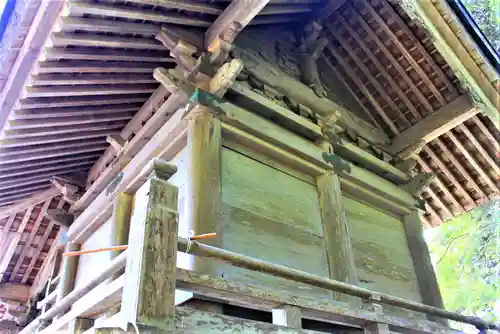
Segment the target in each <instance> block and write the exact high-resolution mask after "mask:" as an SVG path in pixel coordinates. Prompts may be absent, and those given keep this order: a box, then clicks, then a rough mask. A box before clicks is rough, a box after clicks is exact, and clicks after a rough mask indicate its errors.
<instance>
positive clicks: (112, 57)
mask: <svg viewBox="0 0 500 334" xmlns="http://www.w3.org/2000/svg"><path fill="white" fill-rule="evenodd" d="M107 22H116V21H107ZM40 57H41V59H40V60H41V61H55V60H59V59H67V60H104V61H132V62H133V61H142V62H153V63H158V64H160V63H162V64H163V66H165V65H167V64H168V63H173V62H174V59H173V58H172V57H170V56H169V55H168V54H165V53H163V52H160V51H149V52H146V53H144V52H141V51H134V50H130V51H129V50H127V51H122V50H113V49H102V50H101V49H95V48H90V47H87V48H85V47H79V48H71V49H69V48H63V47H57V48H55V47H54V48H52V47H51V48H45V49H44V50H43V54H42V55H41V56H40Z"/></svg>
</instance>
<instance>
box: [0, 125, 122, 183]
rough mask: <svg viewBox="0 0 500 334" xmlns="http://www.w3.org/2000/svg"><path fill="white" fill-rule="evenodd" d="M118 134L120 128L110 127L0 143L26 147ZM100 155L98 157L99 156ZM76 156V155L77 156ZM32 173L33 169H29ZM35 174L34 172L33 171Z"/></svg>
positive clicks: (0, 143)
mask: <svg viewBox="0 0 500 334" xmlns="http://www.w3.org/2000/svg"><path fill="white" fill-rule="evenodd" d="M110 133H111V136H112V135H117V134H118V130H115V129H110V130H97V131H84V132H76V133H73V134H71V133H69V134H68V135H66V136H64V135H49V136H43V135H42V136H40V137H30V138H19V139H3V140H0V145H2V147H5V148H12V147H26V146H32V145H40V144H48V143H59V142H65V141H73V140H80V139H91V140H93V139H95V138H106V136H108V135H110ZM98 157H99V155H98V156H97V157H96V158H98ZM75 158H76V157H75ZM58 166H59V167H61V166H62V167H65V165H58ZM29 172H30V173H29V174H31V170H30V171H29ZM33 174H34V173H33ZM9 175H10V173H9Z"/></svg>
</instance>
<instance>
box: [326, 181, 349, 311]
mask: <svg viewBox="0 0 500 334" xmlns="http://www.w3.org/2000/svg"><path fill="white" fill-rule="evenodd" d="M317 183H318V193H319V204H320V209H321V216H322V218H323V231H324V235H325V244H326V251H327V256H328V267H329V269H330V277H331V278H332V279H335V280H337V281H341V282H346V283H349V284H357V279H356V267H355V265H354V255H353V252H352V246H351V239H350V236H349V229H348V226H347V216H346V213H345V209H344V205H343V204H342V193H341V190H340V180H339V176H338V175H337V174H336V173H335V172H333V171H329V172H327V173H326V174H324V175H321V176H319V177H318V178H317ZM333 295H334V297H335V299H338V300H342V301H346V302H351V301H353V297H350V296H348V295H345V294H341V293H337V292H334V293H333Z"/></svg>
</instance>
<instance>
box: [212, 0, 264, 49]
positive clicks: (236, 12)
mask: <svg viewBox="0 0 500 334" xmlns="http://www.w3.org/2000/svg"><path fill="white" fill-rule="evenodd" d="M268 3H269V0H242V1H237V2H236V1H233V2H231V3H230V4H229V6H227V8H226V9H225V10H224V12H223V13H222V14H220V15H219V17H217V19H216V20H215V22H214V23H213V24H212V25H210V28H208V30H207V32H206V33H205V50H209V51H211V50H214V49H217V48H218V46H219V45H220V43H221V40H222V41H223V42H225V43H227V44H232V43H233V41H234V39H235V38H236V36H237V35H238V33H239V32H240V31H241V30H242V29H243V28H245V27H246V26H247V25H248V24H249V23H250V21H252V19H253V18H254V17H255V16H257V15H258V14H259V12H260V11H261V10H262V9H263V8H264V7H265V6H266V5H267V4H268Z"/></svg>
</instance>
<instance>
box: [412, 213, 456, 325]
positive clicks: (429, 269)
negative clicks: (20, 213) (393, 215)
mask: <svg viewBox="0 0 500 334" xmlns="http://www.w3.org/2000/svg"><path fill="white" fill-rule="evenodd" d="M403 224H404V229H405V233H406V240H407V243H408V249H409V250H410V254H411V258H412V261H413V266H414V267H415V273H416V277H417V280H418V286H419V289H420V295H421V296H422V302H423V303H424V304H427V305H430V306H434V307H438V308H442V309H444V304H443V299H442V297H441V292H440V291H439V285H438V282H437V278H436V273H435V272H434V268H433V266H432V262H431V257H430V254H429V249H428V248H427V244H426V243H425V239H424V231H423V228H422V223H421V222H420V217H419V214H418V212H417V211H416V210H413V211H412V212H411V213H410V214H409V215H406V216H405V217H404V222H403ZM428 318H429V320H433V321H437V322H441V323H444V324H445V325H446V324H447V321H445V320H443V319H442V318H438V317H434V316H428Z"/></svg>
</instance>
